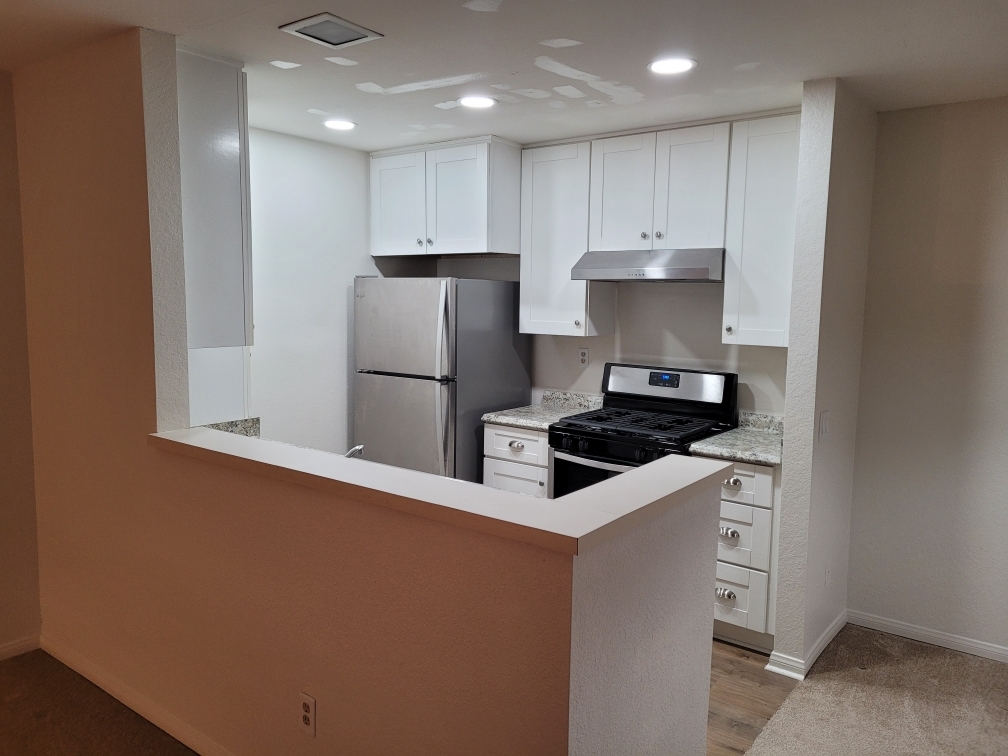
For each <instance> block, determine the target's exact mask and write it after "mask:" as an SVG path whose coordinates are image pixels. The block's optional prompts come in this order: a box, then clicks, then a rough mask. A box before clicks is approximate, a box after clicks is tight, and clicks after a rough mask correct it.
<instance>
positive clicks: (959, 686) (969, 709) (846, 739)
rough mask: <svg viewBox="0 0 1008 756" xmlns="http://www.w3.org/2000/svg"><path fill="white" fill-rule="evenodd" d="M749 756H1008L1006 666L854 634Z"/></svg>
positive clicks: (839, 641)
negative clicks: (947, 755)
mask: <svg viewBox="0 0 1008 756" xmlns="http://www.w3.org/2000/svg"><path fill="white" fill-rule="evenodd" d="M747 754H748V756H790V755H791V754H802V755H803V756H804V755H805V754H819V755H821V756H833V754H836V755H837V756H840V755H841V754H842V755H843V756H862V755H865V756H867V755H868V754H870V755H871V756H881V755H882V754H885V755H886V756H911V755H913V756H931V755H932V754H934V755H935V756H938V755H941V756H945V755H946V754H955V755H956V756H958V755H959V754H963V755H965V754H970V755H971V756H972V755H973V754H976V755H977V756H993V755H994V754H1008V664H1002V663H1000V662H996V661H991V660H989V659H981V658H980V657H977V656H970V655H969V654H962V653H959V652H958V651H950V650H948V649H945V648H940V647H938V646H932V645H929V644H927V643H919V642H917V641H912V640H908V639H906V638H900V637H897V636H895V635H889V634H887V633H880V632H877V631H875V630H868V629H866V628H862V627H857V626H855V625H847V626H846V627H844V629H843V630H841V631H840V633H839V634H838V635H837V637H836V638H835V639H834V640H833V642H832V643H830V644H829V646H827V647H826V650H825V651H823V653H822V655H821V656H820V657H819V659H818V661H816V663H815V665H814V666H813V667H812V669H811V670H810V672H809V674H808V676H806V678H805V679H804V680H803V681H802V682H801V683H799V684H798V686H797V687H796V688H795V689H794V690H793V691H792V692H791V694H790V695H789V696H788V697H787V700H786V701H784V705H783V706H781V708H780V710H779V711H778V712H777V713H776V714H774V716H773V717H772V718H771V719H770V721H769V722H768V723H767V725H766V727H764V728H763V731H762V732H761V733H760V734H759V736H758V737H757V738H756V741H755V743H753V745H752V748H750V749H749V751H747Z"/></svg>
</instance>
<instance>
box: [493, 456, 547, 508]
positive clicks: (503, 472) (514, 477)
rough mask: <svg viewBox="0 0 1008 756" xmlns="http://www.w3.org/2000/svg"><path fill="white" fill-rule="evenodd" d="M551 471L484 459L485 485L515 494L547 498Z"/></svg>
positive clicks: (518, 463) (499, 460) (516, 463)
mask: <svg viewBox="0 0 1008 756" xmlns="http://www.w3.org/2000/svg"><path fill="white" fill-rule="evenodd" d="M548 475H549V470H548V469H547V468H545V467H535V466H533V465H523V464H521V463H520V462H507V461H505V460H503V459H492V458H491V457H484V458H483V485H484V486H490V487H492V488H497V489H500V490H501V491H512V492H514V493H520V494H525V495H527V496H535V497H536V498H539V499H545V498H546V491H547V485H546V483H547V480H546V477H547V476H548Z"/></svg>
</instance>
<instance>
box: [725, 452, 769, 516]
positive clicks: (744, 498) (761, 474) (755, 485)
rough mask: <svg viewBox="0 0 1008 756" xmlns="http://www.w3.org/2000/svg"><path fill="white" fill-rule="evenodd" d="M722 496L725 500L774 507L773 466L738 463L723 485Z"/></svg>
mask: <svg viewBox="0 0 1008 756" xmlns="http://www.w3.org/2000/svg"><path fill="white" fill-rule="evenodd" d="M732 481H738V482H737V483H734V482H732ZM721 498H722V499H723V500H724V501H737V502H739V503H740V504H750V505H752V506H756V507H766V508H767V509H772V508H773V468H772V467H763V466H762V465H745V464H742V463H741V462H739V463H736V465H735V472H734V474H733V475H732V476H731V477H730V478H727V479H726V480H725V482H724V484H723V485H722V486H721Z"/></svg>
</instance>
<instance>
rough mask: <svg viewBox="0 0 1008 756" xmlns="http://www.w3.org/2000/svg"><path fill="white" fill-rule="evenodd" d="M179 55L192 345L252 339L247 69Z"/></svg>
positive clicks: (238, 343)
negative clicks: (245, 71)
mask: <svg viewBox="0 0 1008 756" xmlns="http://www.w3.org/2000/svg"><path fill="white" fill-rule="evenodd" d="M176 60H177V76H178V118H179V161H180V168H181V179H182V247H183V257H184V261H185V288H186V328H187V331H188V343H189V348H190V349H205V348H211V347H239V346H247V345H251V344H252V254H251V233H250V223H249V188H248V175H249V174H248V119H247V118H246V104H247V96H246V91H245V74H244V73H242V66H241V64H240V63H229V62H227V61H223V60H217V59H214V58H207V57H203V56H202V55H197V54H195V53H190V52H186V51H183V50H179V51H178V53H177V56H176Z"/></svg>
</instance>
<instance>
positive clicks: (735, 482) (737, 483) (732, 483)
mask: <svg viewBox="0 0 1008 756" xmlns="http://www.w3.org/2000/svg"><path fill="white" fill-rule="evenodd" d="M724 484H725V485H726V486H728V487H729V488H741V487H742V481H741V480H739V479H738V478H736V477H731V478H726V479H725V482H724Z"/></svg>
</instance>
